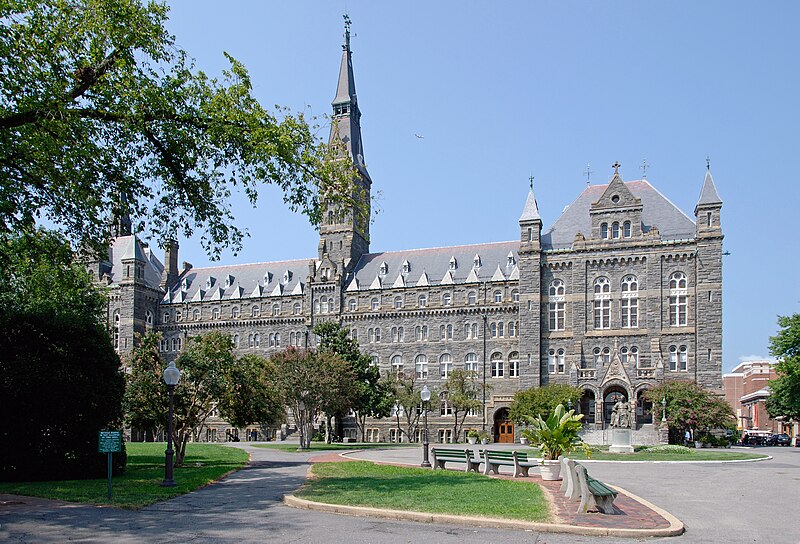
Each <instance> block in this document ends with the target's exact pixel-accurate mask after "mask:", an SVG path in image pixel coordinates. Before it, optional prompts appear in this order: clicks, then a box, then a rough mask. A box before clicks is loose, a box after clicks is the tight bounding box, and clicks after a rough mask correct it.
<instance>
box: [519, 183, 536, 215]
mask: <svg viewBox="0 0 800 544" xmlns="http://www.w3.org/2000/svg"><path fill="white" fill-rule="evenodd" d="M536 219H538V220H540V221H541V219H542V216H541V215H539V206H537V205H536V197H535V196H534V195H533V189H531V190H530V191H529V192H528V200H526V201H525V207H524V208H523V209H522V215H521V216H520V218H519V220H520V221H534V220H536Z"/></svg>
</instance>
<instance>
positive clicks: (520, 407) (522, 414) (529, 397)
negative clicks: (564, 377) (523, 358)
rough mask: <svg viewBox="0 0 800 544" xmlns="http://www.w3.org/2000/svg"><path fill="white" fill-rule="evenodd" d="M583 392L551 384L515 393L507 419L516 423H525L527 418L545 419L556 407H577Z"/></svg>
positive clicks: (559, 384)
mask: <svg viewBox="0 0 800 544" xmlns="http://www.w3.org/2000/svg"><path fill="white" fill-rule="evenodd" d="M582 395H583V391H582V390H581V389H579V388H577V387H572V386H570V385H567V384H562V383H551V384H548V385H545V386H542V387H532V388H530V389H528V390H526V391H517V393H516V394H515V395H514V400H513V401H512V402H511V406H510V407H509V417H510V418H511V419H512V420H513V421H515V422H516V423H525V422H526V421H527V420H528V418H532V417H536V416H542V417H543V418H545V419H546V418H547V417H548V416H549V415H550V414H551V413H552V411H553V410H554V409H555V407H556V406H558V405H559V404H563V405H564V406H567V405H568V404H569V403H570V402H571V403H572V406H575V407H577V406H579V403H580V400H581V396H582Z"/></svg>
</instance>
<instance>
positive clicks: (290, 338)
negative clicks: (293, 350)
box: [289, 332, 295, 346]
mask: <svg viewBox="0 0 800 544" xmlns="http://www.w3.org/2000/svg"><path fill="white" fill-rule="evenodd" d="M294 341H295V340H294V333H293V332H290V333H289V345H290V346H293V345H294Z"/></svg>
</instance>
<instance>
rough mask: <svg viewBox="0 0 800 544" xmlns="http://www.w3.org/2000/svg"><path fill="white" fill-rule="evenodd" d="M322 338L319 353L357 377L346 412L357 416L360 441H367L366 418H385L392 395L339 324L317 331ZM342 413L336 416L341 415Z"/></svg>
mask: <svg viewBox="0 0 800 544" xmlns="http://www.w3.org/2000/svg"><path fill="white" fill-rule="evenodd" d="M314 334H316V335H317V336H318V337H319V349H320V351H330V352H332V353H335V354H337V355H339V356H340V357H341V358H342V359H344V360H345V361H346V362H347V363H348V364H349V365H350V368H351V369H352V370H353V373H354V374H355V375H356V381H355V383H354V384H353V386H354V394H353V396H352V398H350V399H348V400H349V405H348V406H347V409H350V410H353V412H354V413H355V422H356V428H357V429H358V432H359V434H360V435H361V441H362V442H363V441H364V440H366V420H367V417H371V418H382V417H386V416H388V415H389V413H390V411H391V409H392V401H391V395H390V391H389V388H388V385H387V383H386V381H385V380H381V375H380V371H379V370H378V367H377V366H373V365H372V364H371V362H372V361H371V358H370V356H369V355H367V354H365V353H362V352H361V350H360V349H359V345H358V342H357V341H356V340H354V339H352V338H350V337H349V331H348V330H347V329H345V328H343V327H342V326H341V325H339V324H337V323H333V322H331V321H326V322H323V323H320V324H319V325H317V326H316V327H314ZM345 411H346V410H343V411H342V412H341V413H339V414H335V415H337V416H339V415H342V414H343V413H344V412H345Z"/></svg>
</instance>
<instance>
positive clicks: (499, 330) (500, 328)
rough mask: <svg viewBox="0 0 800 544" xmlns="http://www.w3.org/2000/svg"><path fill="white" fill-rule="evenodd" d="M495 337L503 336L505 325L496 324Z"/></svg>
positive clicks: (501, 323)
mask: <svg viewBox="0 0 800 544" xmlns="http://www.w3.org/2000/svg"><path fill="white" fill-rule="evenodd" d="M497 336H499V337H500V338H502V337H503V336H505V323H503V322H502V321H501V322H499V323H498V324H497Z"/></svg>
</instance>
